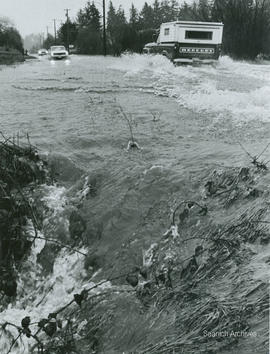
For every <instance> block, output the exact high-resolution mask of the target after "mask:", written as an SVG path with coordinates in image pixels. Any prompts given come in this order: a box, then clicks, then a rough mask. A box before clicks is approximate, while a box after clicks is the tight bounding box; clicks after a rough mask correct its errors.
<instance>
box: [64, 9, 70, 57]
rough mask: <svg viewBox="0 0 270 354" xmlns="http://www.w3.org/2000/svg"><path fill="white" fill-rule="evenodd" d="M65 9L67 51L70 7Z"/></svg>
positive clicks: (67, 45)
mask: <svg viewBox="0 0 270 354" xmlns="http://www.w3.org/2000/svg"><path fill="white" fill-rule="evenodd" d="M65 11H66V18H67V21H66V26H67V44H66V47H67V51H68V52H69V15H68V13H69V11H70V9H65Z"/></svg>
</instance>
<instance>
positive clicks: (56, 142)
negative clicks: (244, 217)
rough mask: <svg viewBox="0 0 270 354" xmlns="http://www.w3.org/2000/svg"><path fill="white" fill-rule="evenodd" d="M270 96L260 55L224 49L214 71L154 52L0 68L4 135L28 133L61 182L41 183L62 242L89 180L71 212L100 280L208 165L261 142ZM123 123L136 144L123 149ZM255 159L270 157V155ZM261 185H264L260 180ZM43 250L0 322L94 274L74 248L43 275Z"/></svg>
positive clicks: (44, 306) (16, 319)
mask: <svg viewBox="0 0 270 354" xmlns="http://www.w3.org/2000/svg"><path fill="white" fill-rule="evenodd" d="M269 97H270V65H268V64H267V63H258V64H254V63H247V62H235V61H233V60H231V59H230V58H228V57H222V58H221V59H220V62H219V63H218V64H217V65H216V66H215V67H212V66H206V67H204V66H202V67H190V66H186V67H174V66H173V65H172V64H171V63H170V62H169V61H167V59H166V58H164V57H161V56H153V57H152V56H140V55H125V56H123V57H121V58H112V57H107V58H103V57H88V56H71V57H70V59H69V60H66V61H56V62H53V61H49V60H47V58H42V59H40V60H32V61H28V62H26V63H24V64H21V65H15V66H11V67H4V66H3V67H0V123H1V128H0V130H1V131H2V133H3V134H4V135H5V136H13V135H14V134H20V135H22V136H23V135H25V134H26V133H29V135H30V139H31V142H32V144H34V145H35V146H37V147H38V149H39V151H40V153H41V154H44V155H46V156H49V159H50V160H51V161H52V163H53V164H54V166H55V169H56V170H57V174H58V184H57V185H55V186H50V187H44V188H45V189H46V196H45V197H43V198H44V200H43V202H45V203H47V208H48V210H49V212H48V213H47V215H46V222H45V226H44V228H45V229H46V230H45V231H44V232H46V233H47V235H48V236H50V237H57V235H58V233H59V234H61V240H63V238H64V240H65V237H66V240H68V239H69V236H68V219H67V215H68V214H69V212H70V211H67V210H66V209H68V208H71V207H70V204H72V203H73V202H74V198H75V197H76V198H77V199H78V198H79V199H80V198H81V199H80V200H82V199H83V196H84V195H85V194H84V193H85V190H86V189H87V188H88V187H87V186H89V185H91V186H94V187H95V188H94V189H95V193H93V195H92V196H91V198H87V200H86V201H85V202H84V203H83V205H82V206H81V207H80V215H81V216H82V217H83V219H84V220H85V222H86V225H87V233H88V245H89V246H88V247H89V248H90V249H95V250H97V253H98V254H99V255H101V256H102V257H101V258H102V264H101V268H102V270H101V274H102V276H101V278H97V279H106V277H108V276H109V275H110V274H111V271H113V272H114V275H117V274H119V273H120V274H121V273H123V271H125V270H129V268H130V267H132V266H134V265H136V264H138V263H140V261H141V258H142V254H143V251H144V250H146V249H148V248H149V247H150V246H151V244H153V243H154V242H158V241H159V240H160V238H161V237H162V235H163V234H164V232H165V231H166V230H167V228H168V226H169V225H170V215H171V211H172V208H173V207H174V206H175V204H177V201H178V202H179V201H181V200H185V199H186V200H189V199H191V198H194V196H196V198H198V197H199V196H200V194H201V189H202V188H203V182H202V181H204V180H205V178H206V176H207V175H208V174H210V172H211V171H213V170H215V169H224V168H227V167H228V168H233V167H237V168H238V167H241V166H249V164H250V160H249V157H248V156H247V154H246V153H245V152H244V151H243V149H242V148H241V147H240V145H239V142H241V143H242V144H243V145H244V146H245V148H246V149H247V150H248V151H249V152H250V153H251V155H256V154H259V153H260V152H261V151H262V150H263V149H264V147H265V146H266V145H267V143H268V142H269V141H270V99H269ZM125 116H126V117H125ZM127 119H128V120H129V122H130V124H131V126H132V132H133V136H134V139H135V141H136V143H137V144H138V146H139V147H140V149H130V150H128V149H127V147H128V143H129V142H130V141H131V135H130V129H129V124H128V122H127ZM263 158H264V159H265V160H270V151H267V150H266V151H265V152H264V155H263ZM262 184H263V186H264V187H265V188H267V186H268V184H269V177H267V176H264V179H263V182H262ZM74 196H75V197H74ZM232 213H233V214H235V213H237V208H236V209H234V210H233V212H232ZM227 215H228V214H227ZM215 217H218V216H217V215H215ZM222 217H225V216H224V215H223V216H222ZM48 225H49V226H50V225H51V227H49V226H48ZM63 233H64V234H66V235H65V236H63ZM59 237H60V236H59ZM43 246H44V244H43V242H42V241H40V243H38V244H37V245H36V248H35V249H34V250H33V254H32V256H31V257H30V259H29V260H28V261H27V262H28V263H27V264H26V265H25V267H26V269H28V273H27V276H26V274H21V275H20V277H21V279H20V289H19V294H18V297H17V300H16V302H14V303H12V304H10V305H9V307H8V308H2V313H1V314H0V321H1V323H3V322H4V321H9V322H12V323H16V324H17V325H20V320H21V319H22V318H23V317H24V316H26V315H29V314H30V315H31V318H32V319H33V320H38V319H39V318H40V317H41V315H42V316H45V317H46V316H47V315H48V313H50V312H52V311H53V310H54V309H57V308H58V307H60V306H61V305H63V302H64V303H68V302H69V301H70V299H72V294H73V293H74V292H75V291H79V290H80V289H81V288H82V287H83V286H86V287H88V286H89V284H92V282H95V275H94V276H93V278H90V279H89V275H88V274H87V273H86V271H85V270H84V266H83V261H84V259H83V256H81V255H79V254H75V253H72V252H69V251H67V250H62V251H61V252H60V253H59V254H58V256H57V258H56V260H55V263H54V270H53V273H52V274H51V275H50V276H49V277H48V278H46V276H47V275H44V274H43V270H42V268H41V266H40V265H39V264H38V263H37V261H36V255H37V254H38V253H39V252H40V250H41V249H42V247H43ZM193 247H194V244H192V245H190V246H189V245H187V246H185V249H184V253H185V254H189V252H190V251H191V249H193ZM265 252H266V254H264V257H265V256H266V255H267V250H264V253H265ZM268 254H269V253H268ZM256 262H257V263H256V264H257V266H258V269H257V270H256V271H255V274H256V276H257V277H258V278H259V279H263V278H265V277H266V273H267V272H268V273H267V274H269V269H268V268H267V265H264V264H263V263H261V260H260V257H259V259H258V257H257V258H256ZM29 272H30V273H29ZM102 272H103V273H102ZM262 273H263V276H262ZM29 275H30V277H29ZM264 280H265V279H264ZM106 286H108V287H110V286H111V285H110V283H109V282H108V283H105V287H106ZM122 286H123V287H125V285H122ZM33 304H34V306H33ZM14 331H15V332H16V330H15V329H14ZM12 333H13V332H12ZM14 335H15V334H14ZM23 341H24V346H18V347H15V346H14V348H13V351H12V353H29V351H30V349H29V347H28V342H29V340H28V341H27V340H26V339H23ZM30 342H31V341H30ZM9 346H10V337H9V336H8V335H7V336H2V338H0V352H1V353H5V352H7V351H8V348H9ZM244 350H245V351H244V352H245V353H249V351H247V348H245V349H244ZM123 351H124V350H122V352H123ZM103 352H105V353H110V352H111V353H120V351H117V350H116V351H113V350H112V351H110V350H107V351H106V350H105V351H103ZM229 352H231V353H234V351H229ZM236 352H239V353H240V351H239V349H237V351H236ZM252 352H253V351H252V350H251V351H250V353H252ZM168 353H171V352H169V351H168ZM258 353H259V352H258Z"/></svg>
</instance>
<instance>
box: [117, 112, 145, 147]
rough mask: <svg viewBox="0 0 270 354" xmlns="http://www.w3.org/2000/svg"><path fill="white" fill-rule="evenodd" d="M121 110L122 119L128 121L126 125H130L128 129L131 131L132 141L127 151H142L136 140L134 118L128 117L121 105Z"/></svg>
mask: <svg viewBox="0 0 270 354" xmlns="http://www.w3.org/2000/svg"><path fill="white" fill-rule="evenodd" d="M119 110H120V112H121V114H122V117H123V118H124V120H125V121H126V123H127V125H128V129H129V133H130V140H129V142H128V145H127V150H128V151H129V150H131V149H138V150H140V146H139V144H138V143H137V141H136V140H135V138H134V133H133V122H132V117H128V116H127V114H126V113H125V112H124V110H123V108H122V107H121V106H120V105H119Z"/></svg>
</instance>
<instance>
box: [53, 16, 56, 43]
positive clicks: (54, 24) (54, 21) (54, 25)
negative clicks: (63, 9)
mask: <svg viewBox="0 0 270 354" xmlns="http://www.w3.org/2000/svg"><path fill="white" fill-rule="evenodd" d="M53 28H54V44H56V19H55V18H54V19H53Z"/></svg>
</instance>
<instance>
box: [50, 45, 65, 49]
mask: <svg viewBox="0 0 270 354" xmlns="http://www.w3.org/2000/svg"><path fill="white" fill-rule="evenodd" d="M51 50H66V48H65V47H64V46H63V45H59V46H56V47H51Z"/></svg>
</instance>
